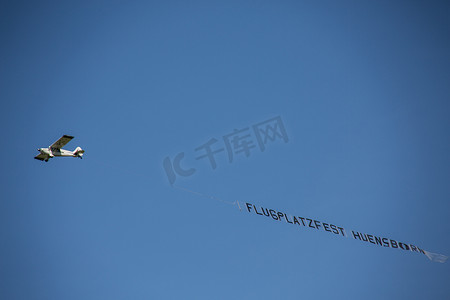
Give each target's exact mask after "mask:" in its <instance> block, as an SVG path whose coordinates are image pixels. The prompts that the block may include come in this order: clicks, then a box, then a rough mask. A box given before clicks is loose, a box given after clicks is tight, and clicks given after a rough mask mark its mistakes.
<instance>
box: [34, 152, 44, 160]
mask: <svg viewBox="0 0 450 300" xmlns="http://www.w3.org/2000/svg"><path fill="white" fill-rule="evenodd" d="M34 158H35V159H39V160H45V159H46V158H47V155H45V154H42V153H39V154H38V155H36V156H35V157H34Z"/></svg>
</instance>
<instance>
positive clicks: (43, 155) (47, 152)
mask: <svg viewBox="0 0 450 300" xmlns="http://www.w3.org/2000/svg"><path fill="white" fill-rule="evenodd" d="M72 139H73V136H70V135H63V136H62V137H60V138H59V140H57V141H56V142H54V143H53V144H51V146H50V147H48V148H38V149H37V150H38V151H39V152H40V153H39V154H38V155H36V156H35V157H34V158H35V159H38V160H43V161H45V162H48V160H49V159H50V158H52V157H55V156H68V157H79V158H83V153H84V150H83V149H81V148H80V147H76V148H75V150H73V151H69V150H64V149H61V148H62V147H63V146H64V145H65V144H67V143H68V142H70V140H72Z"/></svg>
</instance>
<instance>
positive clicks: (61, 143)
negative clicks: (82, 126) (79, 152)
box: [50, 135, 73, 149]
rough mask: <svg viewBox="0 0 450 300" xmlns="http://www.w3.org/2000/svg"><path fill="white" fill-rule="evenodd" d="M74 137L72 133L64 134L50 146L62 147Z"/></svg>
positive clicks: (54, 147)
mask: <svg viewBox="0 0 450 300" xmlns="http://www.w3.org/2000/svg"><path fill="white" fill-rule="evenodd" d="M71 139H73V136H70V135H63V136H62V137H60V138H59V140H57V141H56V142H54V143H53V144H52V145H51V146H50V148H53V149H61V148H62V147H64V145H65V144H67V143H68V142H70V140H71Z"/></svg>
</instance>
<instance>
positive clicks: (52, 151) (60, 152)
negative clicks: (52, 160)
mask: <svg viewBox="0 0 450 300" xmlns="http://www.w3.org/2000/svg"><path fill="white" fill-rule="evenodd" d="M38 151H39V152H41V153H42V154H44V155H47V156H48V157H54V156H68V157H75V156H76V155H75V152H74V151H70V150H64V149H56V148H50V147H49V148H39V149H38Z"/></svg>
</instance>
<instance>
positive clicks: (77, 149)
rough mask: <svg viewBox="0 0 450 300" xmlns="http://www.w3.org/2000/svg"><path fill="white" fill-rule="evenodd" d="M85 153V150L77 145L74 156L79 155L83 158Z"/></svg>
mask: <svg viewBox="0 0 450 300" xmlns="http://www.w3.org/2000/svg"><path fill="white" fill-rule="evenodd" d="M83 153H84V150H83V149H81V147H77V148H75V151H73V156H76V157H79V158H83V157H82V156H83Z"/></svg>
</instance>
